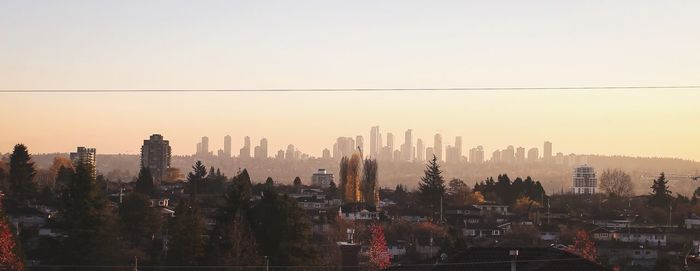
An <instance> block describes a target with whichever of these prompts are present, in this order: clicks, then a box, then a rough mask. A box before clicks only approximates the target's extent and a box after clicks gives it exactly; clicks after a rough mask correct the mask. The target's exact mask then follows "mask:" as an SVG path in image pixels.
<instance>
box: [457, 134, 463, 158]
mask: <svg viewBox="0 0 700 271" xmlns="http://www.w3.org/2000/svg"><path fill="white" fill-rule="evenodd" d="M455 151H456V152H457V153H456V155H457V162H459V160H461V159H462V137H461V136H457V137H455Z"/></svg>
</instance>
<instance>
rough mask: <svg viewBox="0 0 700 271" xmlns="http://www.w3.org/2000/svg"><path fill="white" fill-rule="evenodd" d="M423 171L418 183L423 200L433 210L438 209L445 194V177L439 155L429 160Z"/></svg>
mask: <svg viewBox="0 0 700 271" xmlns="http://www.w3.org/2000/svg"><path fill="white" fill-rule="evenodd" d="M423 173H424V176H423V177H421V182H420V183H419V184H418V191H419V193H420V198H421V201H422V202H423V203H424V204H426V205H428V206H430V207H431V208H432V210H433V211H437V209H438V208H439V207H440V202H441V200H442V199H443V198H444V196H445V179H444V178H443V177H442V170H440V165H439V164H438V163H437V157H435V156H434V155H433V159H432V160H430V161H429V162H428V165H427V166H426V169H425V170H424V171H423Z"/></svg>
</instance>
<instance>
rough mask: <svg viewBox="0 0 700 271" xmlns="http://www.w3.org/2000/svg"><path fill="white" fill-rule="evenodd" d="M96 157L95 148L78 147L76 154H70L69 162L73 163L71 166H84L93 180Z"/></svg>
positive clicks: (95, 171) (95, 173)
mask: <svg viewBox="0 0 700 271" xmlns="http://www.w3.org/2000/svg"><path fill="white" fill-rule="evenodd" d="M96 157H97V151H96V150H95V148H86V147H78V149H77V150H76V152H71V153H70V160H71V161H73V164H74V165H76V166H78V165H82V166H85V168H86V169H87V170H88V171H89V172H90V177H92V178H93V180H94V179H95V178H96V177H97V163H96V160H95V158H96Z"/></svg>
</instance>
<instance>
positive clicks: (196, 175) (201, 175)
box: [187, 160, 207, 198]
mask: <svg viewBox="0 0 700 271" xmlns="http://www.w3.org/2000/svg"><path fill="white" fill-rule="evenodd" d="M206 176H207V167H206V166H204V164H202V161H199V160H197V162H195V163H194V166H192V172H190V173H188V174H187V183H188V184H189V186H190V195H191V196H192V197H193V198H196V197H197V193H199V190H200V189H202V188H203V187H204V181H205V180H206Z"/></svg>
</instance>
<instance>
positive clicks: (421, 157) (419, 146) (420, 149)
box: [416, 138, 425, 161]
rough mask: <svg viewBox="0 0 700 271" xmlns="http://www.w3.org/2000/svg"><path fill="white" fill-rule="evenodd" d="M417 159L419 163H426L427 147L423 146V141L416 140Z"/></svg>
mask: <svg viewBox="0 0 700 271" xmlns="http://www.w3.org/2000/svg"><path fill="white" fill-rule="evenodd" d="M416 159H418V161H425V145H423V139H420V138H419V139H418V140H416Z"/></svg>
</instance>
